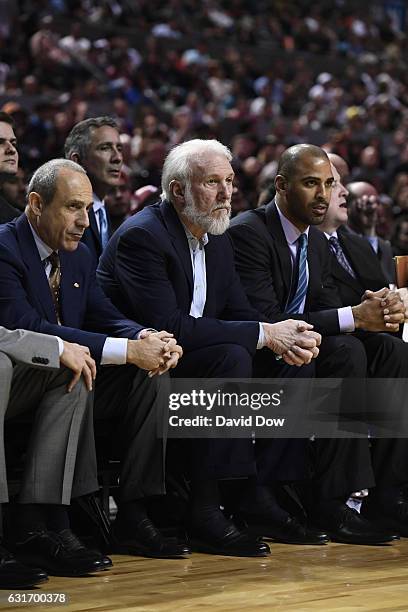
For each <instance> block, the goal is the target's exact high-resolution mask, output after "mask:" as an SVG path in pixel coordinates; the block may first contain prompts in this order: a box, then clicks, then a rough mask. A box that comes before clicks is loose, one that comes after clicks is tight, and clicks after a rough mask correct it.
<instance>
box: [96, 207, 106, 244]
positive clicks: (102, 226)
mask: <svg viewBox="0 0 408 612" xmlns="http://www.w3.org/2000/svg"><path fill="white" fill-rule="evenodd" d="M97 212H98V217H99V235H100V237H101V244H102V250H104V249H105V247H106V245H107V244H108V242H109V230H108V218H107V216H106V210H105V206H101V207H100V208H98V211H97Z"/></svg>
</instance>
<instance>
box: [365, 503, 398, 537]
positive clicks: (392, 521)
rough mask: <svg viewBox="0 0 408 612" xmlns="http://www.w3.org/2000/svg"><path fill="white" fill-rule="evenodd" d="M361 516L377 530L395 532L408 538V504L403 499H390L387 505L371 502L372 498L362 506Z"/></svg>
mask: <svg viewBox="0 0 408 612" xmlns="http://www.w3.org/2000/svg"><path fill="white" fill-rule="evenodd" d="M361 515H362V516H364V518H366V519H367V520H369V521H370V522H371V523H372V524H373V525H375V527H376V529H382V530H384V531H391V532H395V533H397V534H398V535H400V536H402V537H403V538H408V502H407V500H406V499H404V498H403V497H398V498H394V499H389V500H388V501H387V503H386V504H379V503H376V502H375V500H374V501H371V500H370V497H368V499H367V500H365V501H364V502H363V503H362V505H361Z"/></svg>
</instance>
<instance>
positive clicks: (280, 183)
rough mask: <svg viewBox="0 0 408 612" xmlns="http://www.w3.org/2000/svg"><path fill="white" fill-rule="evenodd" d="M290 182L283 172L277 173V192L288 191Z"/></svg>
mask: <svg viewBox="0 0 408 612" xmlns="http://www.w3.org/2000/svg"><path fill="white" fill-rule="evenodd" d="M287 186H288V184H287V181H286V178H285V177H284V176H283V175H282V174H277V175H276V177H275V189H276V192H277V193H283V192H285V191H286V188H287Z"/></svg>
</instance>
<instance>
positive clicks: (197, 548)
mask: <svg viewBox="0 0 408 612" xmlns="http://www.w3.org/2000/svg"><path fill="white" fill-rule="evenodd" d="M190 544H191V549H192V550H193V552H198V553H204V554H207V555H220V556H222V557H267V556H268V555H270V554H271V551H270V550H268V551H265V552H258V553H253V554H249V553H245V552H241V551H233V550H228V549H224V550H220V549H219V548H215V547H213V546H211V545H210V544H207V543H205V542H200V541H199V540H191V541H190Z"/></svg>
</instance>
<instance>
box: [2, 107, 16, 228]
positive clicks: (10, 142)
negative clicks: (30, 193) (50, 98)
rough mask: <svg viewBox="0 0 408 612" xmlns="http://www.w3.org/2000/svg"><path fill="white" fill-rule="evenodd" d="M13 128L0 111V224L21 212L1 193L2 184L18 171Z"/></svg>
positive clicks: (7, 117)
mask: <svg viewBox="0 0 408 612" xmlns="http://www.w3.org/2000/svg"><path fill="white" fill-rule="evenodd" d="M13 128H14V125H13V120H12V118H11V117H10V115H8V114H7V113H4V112H2V111H0V223H7V222H8V221H12V220H13V219H15V218H16V217H18V216H19V215H20V212H21V211H20V210H18V209H17V208H15V207H14V206H13V205H12V204H11V203H10V202H9V201H7V198H6V195H5V193H4V192H3V182H4V181H5V180H6V181H7V179H10V178H14V177H16V175H17V169H18V153H17V149H16V145H17V139H16V135H15V134H14V129H13Z"/></svg>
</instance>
